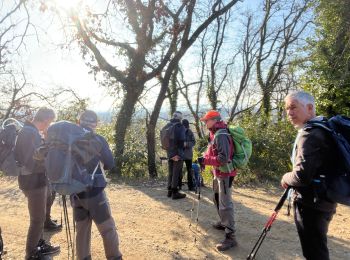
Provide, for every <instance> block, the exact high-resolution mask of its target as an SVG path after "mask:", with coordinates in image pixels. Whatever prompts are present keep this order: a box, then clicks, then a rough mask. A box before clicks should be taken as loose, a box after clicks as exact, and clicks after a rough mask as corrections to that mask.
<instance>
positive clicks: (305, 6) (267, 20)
mask: <svg viewBox="0 0 350 260" xmlns="http://www.w3.org/2000/svg"><path fill="white" fill-rule="evenodd" d="M309 4H310V0H292V1H285V0H265V2H264V17H263V19H262V22H261V25H260V28H259V47H258V50H259V51H258V54H257V60H256V73H257V81H258V84H259V86H260V89H261V92H262V97H263V101H262V109H263V113H264V114H265V116H266V117H268V116H269V114H270V110H271V94H272V93H273V91H274V89H275V88H276V86H277V84H278V82H279V78H280V76H281V74H282V72H283V68H284V67H285V66H286V63H288V60H289V57H288V56H289V55H288V54H289V52H290V51H291V50H292V49H293V48H294V47H295V45H296V44H297V43H298V40H299V39H300V37H301V36H302V34H303V32H304V31H305V30H306V28H307V27H308V25H309V24H310V23H311V20H310V19H309V18H310V17H308V14H307V11H308V10H309ZM276 16H278V17H282V19H280V20H281V21H282V22H281V24H279V25H276V20H275V17H276Z"/></svg>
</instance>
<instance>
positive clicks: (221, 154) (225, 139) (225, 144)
mask: <svg viewBox="0 0 350 260" xmlns="http://www.w3.org/2000/svg"><path fill="white" fill-rule="evenodd" d="M220 129H223V130H220ZM219 130H220V131H221V132H222V134H218V135H217V136H216V137H215V133H216V132H217V131H219ZM209 131H210V134H209V139H210V143H209V145H208V149H207V151H206V152H205V153H204V164H205V165H211V166H214V171H213V174H214V175H215V176H219V177H224V176H236V175H237V170H236V169H232V170H231V171H230V172H229V173H227V172H226V173H224V172H221V171H220V169H219V167H220V166H224V165H226V164H227V163H228V162H229V161H231V159H232V157H233V153H234V146H233V140H232V137H231V136H230V134H229V132H228V130H227V125H226V123H224V122H223V121H219V122H217V123H216V124H215V125H214V127H213V128H212V129H209Z"/></svg>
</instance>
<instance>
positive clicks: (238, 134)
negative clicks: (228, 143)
mask: <svg viewBox="0 0 350 260" xmlns="http://www.w3.org/2000/svg"><path fill="white" fill-rule="evenodd" d="M227 130H228V131H229V135H230V136H231V137H232V139H233V145H234V153H233V158H232V162H231V163H230V164H228V165H225V166H222V167H220V171H222V172H227V171H229V169H232V168H233V169H241V168H244V167H245V166H247V164H248V161H249V158H250V156H251V155H252V142H251V141H250V139H249V138H248V137H247V136H246V134H245V132H244V129H243V128H242V127H240V126H234V125H229V126H228V127H227ZM220 134H225V135H228V133H226V132H225V133H223V132H222V131H220V130H219V131H217V132H216V133H215V137H216V136H218V135H220ZM215 137H214V138H215ZM221 168H222V169H221Z"/></svg>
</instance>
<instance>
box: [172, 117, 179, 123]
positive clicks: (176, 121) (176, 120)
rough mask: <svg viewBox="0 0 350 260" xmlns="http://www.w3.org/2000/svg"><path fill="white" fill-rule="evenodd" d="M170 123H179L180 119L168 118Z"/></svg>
mask: <svg viewBox="0 0 350 260" xmlns="http://www.w3.org/2000/svg"><path fill="white" fill-rule="evenodd" d="M170 122H171V123H181V121H180V119H174V118H173V119H170Z"/></svg>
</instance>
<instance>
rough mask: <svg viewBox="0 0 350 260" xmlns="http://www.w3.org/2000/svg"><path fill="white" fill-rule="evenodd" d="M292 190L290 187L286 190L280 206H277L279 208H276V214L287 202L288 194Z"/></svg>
mask: <svg viewBox="0 0 350 260" xmlns="http://www.w3.org/2000/svg"><path fill="white" fill-rule="evenodd" d="M291 188H292V187H290V186H288V188H287V189H285V191H284V192H283V195H282V196H281V198H280V201H279V202H278V204H277V206H276V208H275V212H278V211H279V210H280V209H281V208H282V206H283V204H284V202H285V201H286V199H287V196H288V192H289V190H290V189H291Z"/></svg>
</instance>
